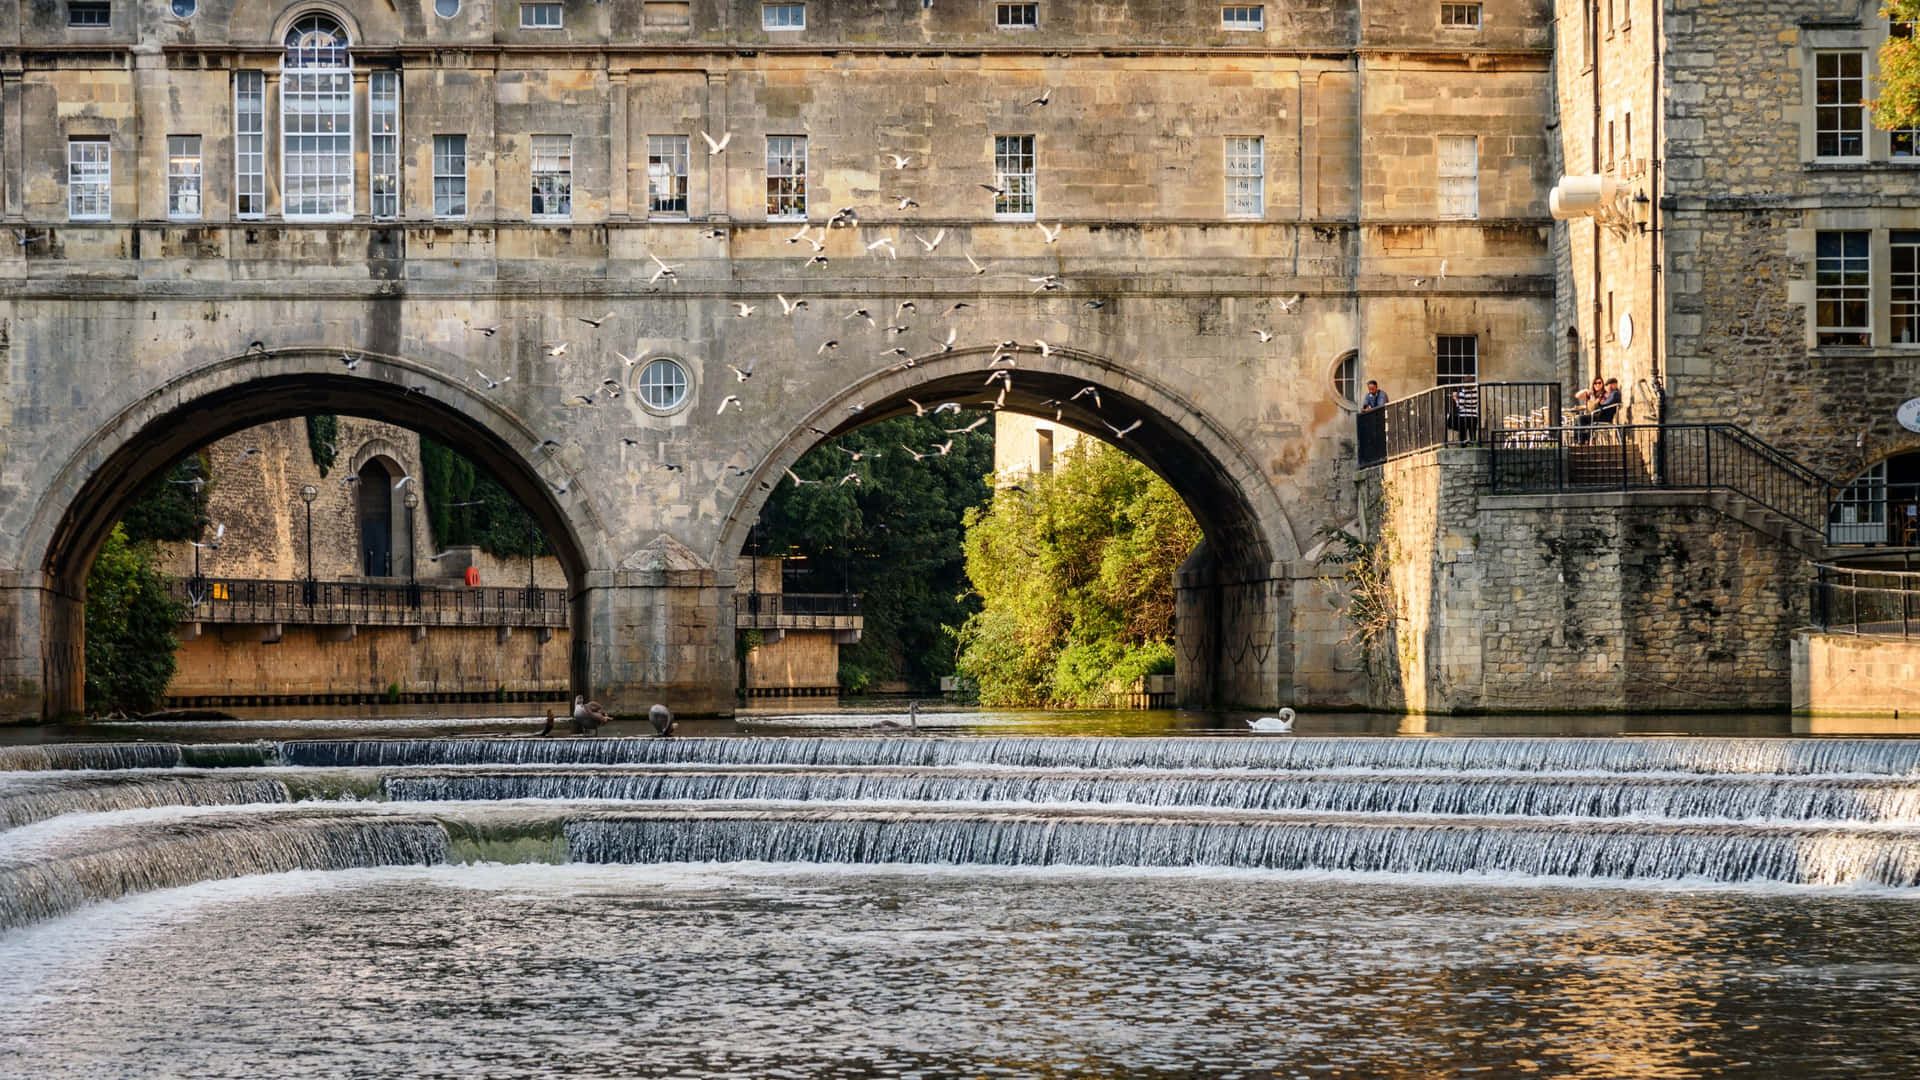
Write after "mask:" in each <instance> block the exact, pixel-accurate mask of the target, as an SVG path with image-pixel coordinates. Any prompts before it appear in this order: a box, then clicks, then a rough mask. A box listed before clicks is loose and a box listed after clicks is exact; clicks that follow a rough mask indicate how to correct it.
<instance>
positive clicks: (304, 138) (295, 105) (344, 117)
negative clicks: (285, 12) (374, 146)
mask: <svg viewBox="0 0 1920 1080" xmlns="http://www.w3.org/2000/svg"><path fill="white" fill-rule="evenodd" d="M321 21H324V22H326V23H330V24H333V25H334V32H335V33H336V34H337V35H338V37H337V40H338V42H339V44H338V45H334V46H325V47H320V46H309V45H306V44H296V43H295V42H296V41H298V42H305V41H306V40H308V39H307V38H306V37H305V36H304V35H303V32H302V29H301V28H302V27H303V26H308V25H309V24H317V23H318V22H321ZM288 38H289V41H288V43H287V47H286V50H285V52H284V53H282V55H281V65H280V216H281V217H282V218H284V219H286V220H287V221H352V220H353V197H354V171H355V169H354V165H355V161H354V130H353V113H354V108H353V104H354V102H353V54H352V52H351V51H349V48H350V44H351V43H350V42H349V41H348V39H347V37H346V30H345V28H343V27H340V26H339V25H338V24H337V23H333V20H332V19H331V18H328V17H326V16H319V15H314V16H306V17H304V18H302V19H301V20H300V21H299V22H297V23H295V24H294V26H293V29H292V30H291V31H290V32H289V33H288Z"/></svg>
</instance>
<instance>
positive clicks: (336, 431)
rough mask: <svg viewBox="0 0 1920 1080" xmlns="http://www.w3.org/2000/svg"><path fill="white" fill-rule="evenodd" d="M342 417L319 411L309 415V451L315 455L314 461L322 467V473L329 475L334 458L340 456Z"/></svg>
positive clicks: (322, 474)
mask: <svg viewBox="0 0 1920 1080" xmlns="http://www.w3.org/2000/svg"><path fill="white" fill-rule="evenodd" d="M339 441H340V418H339V417H337V416H334V415H332V414H331V413H319V414H317V415H314V416H309V417H307V451H308V453H310V454H312V455H313V463H314V465H315V466H317V467H318V468H319V469H320V475H321V476H325V475H327V470H329V469H331V468H333V459H334V458H336V457H339V456H340V447H339V446H338V445H336V444H337V443H339Z"/></svg>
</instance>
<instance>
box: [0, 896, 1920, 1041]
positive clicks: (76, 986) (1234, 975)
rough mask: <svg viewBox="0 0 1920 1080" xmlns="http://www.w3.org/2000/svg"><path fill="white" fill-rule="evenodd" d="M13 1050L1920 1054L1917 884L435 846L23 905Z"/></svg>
mask: <svg viewBox="0 0 1920 1080" xmlns="http://www.w3.org/2000/svg"><path fill="white" fill-rule="evenodd" d="M0 986H4V987H7V988H8V989H7V991H6V993H5V994H4V995H0V1075H5V1076H8V1077H14V1076H18V1077H56V1076H57V1077H134V1076H151V1075H168V1076H195V1077H249V1078H252V1077H260V1076H285V1077H347V1076H350V1077H374V1076H381V1077H385V1076H402V1075H404V1076H417V1077H562V1076H739V1077H754V1078H760V1077H875V1076H903V1077H904V1076H921V1077H962V1076H965V1077H974V1076H1034V1077H1056V1076H1060V1077H1064V1076H1122V1075H1124V1076H1157V1077H1265V1076H1284V1077H1294V1076H1300V1077H1313V1076H1360V1077H1416V1076H1418V1077H1428V1076H1470V1075H1488V1076H1526V1075H1540V1076H1555V1077H1594V1078H1600V1077H1608V1078H1611V1077H1620V1076H1647V1077H1717V1076H1752V1077H1782V1076H1847V1077H1909V1076H1913V1075H1914V1074H1915V1068H1914V1065H1913V1062H1914V1061H1915V1060H1920V1010H1916V1009H1915V1008H1914V1007H1913V1005H1912V1003H1913V1002H1914V1000H1915V999H1916V995H1920V904H1916V903H1915V902H1914V901H1913V900H1912V899H1910V898H1901V897H1894V896H1881V895H1873V894H1868V893H1839V894H1835V893H1832V892H1831V891H1826V892H1821V893H1815V892H1813V891H1811V890H1805V889H1782V890H1779V891H1772V892H1765V891H1752V890H1713V891H1695V890H1683V889H1615V888H1607V889H1589V888H1582V887H1553V888H1541V887H1529V886H1522V885H1505V884H1500V883H1497V882H1472V883H1462V882H1460V881H1458V880H1456V881H1451V882H1449V881H1429V882H1425V883H1418V884H1414V883H1409V882H1407V881H1404V880H1402V881H1399V882H1392V881H1379V880H1361V879H1347V880H1342V879H1332V878H1326V877H1319V878H1310V877H1300V876H1289V875H1277V874H1259V873H1228V872H1217V873H1216V872H1209V873H1180V874H1175V873H1149V872H1141V871H1124V872H1093V871H1061V870H1049V871H1004V870H1002V871H993V870H985V869H981V868H977V867H967V868H952V869H945V870H925V869H916V870H911V871H897V872H891V871H890V872H882V871H875V870H873V869H870V868H841V869H828V870H823V869H820V868H814V867H794V866H732V867H718V868H716V867H687V866H678V867H618V866H615V867H587V866H579V865H569V866H560V867H550V866H539V867H534V866H524V867H487V866H483V867H437V868H409V869H398V870H395V869H388V870H372V871H345V872H339V873H333V874H324V875H322V874H287V875H275V876H270V877H256V878H248V879H240V880H236V881H224V882H214V883H209V884H206V885H201V886H195V887H192V888H187V889H178V890H171V891H167V892H161V893H154V894H149V895H145V896H139V897H135V898H132V899H130V900H126V901H120V902H115V903H111V904H106V905H100V906H96V907H93V908H89V909H87V910H85V911H83V912H81V913H79V914H78V915H75V916H70V917H67V918H62V919H58V920H54V921H52V922H48V923H43V924H38V925H35V926H31V927H27V928H25V929H21V930H15V931H12V932H10V933H9V934H7V935H6V936H5V937H0Z"/></svg>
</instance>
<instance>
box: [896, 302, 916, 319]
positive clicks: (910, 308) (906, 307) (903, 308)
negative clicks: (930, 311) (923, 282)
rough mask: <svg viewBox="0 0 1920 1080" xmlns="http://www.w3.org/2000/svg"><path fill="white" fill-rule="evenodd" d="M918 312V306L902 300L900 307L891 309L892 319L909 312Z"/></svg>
mask: <svg viewBox="0 0 1920 1080" xmlns="http://www.w3.org/2000/svg"><path fill="white" fill-rule="evenodd" d="M919 310H920V305H918V304H916V303H914V302H913V301H911V300H902V301H900V305H899V306H898V307H896V308H894V309H893V317H894V318H896V319H897V318H899V317H900V316H902V315H905V314H908V313H909V312H915V313H917V312H918V311H919Z"/></svg>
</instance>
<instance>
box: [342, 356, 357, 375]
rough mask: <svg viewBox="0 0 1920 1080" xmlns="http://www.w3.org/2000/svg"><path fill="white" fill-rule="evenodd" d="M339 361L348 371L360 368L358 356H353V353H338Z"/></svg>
mask: <svg viewBox="0 0 1920 1080" xmlns="http://www.w3.org/2000/svg"><path fill="white" fill-rule="evenodd" d="M340 363H341V365H342V366H343V367H345V368H346V369H347V370H348V371H359V370H360V358H359V357H357V356H355V355H353V354H352V353H341V354H340Z"/></svg>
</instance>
